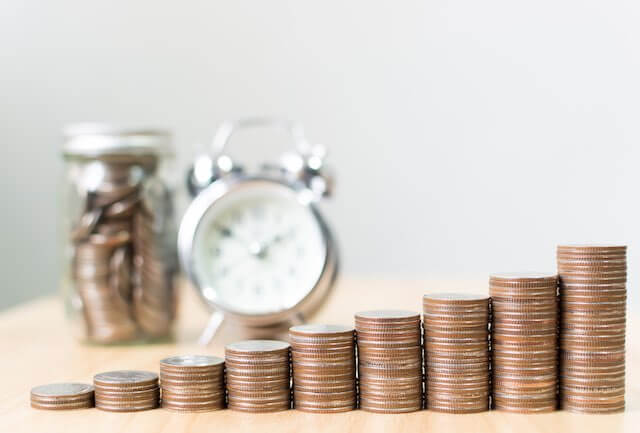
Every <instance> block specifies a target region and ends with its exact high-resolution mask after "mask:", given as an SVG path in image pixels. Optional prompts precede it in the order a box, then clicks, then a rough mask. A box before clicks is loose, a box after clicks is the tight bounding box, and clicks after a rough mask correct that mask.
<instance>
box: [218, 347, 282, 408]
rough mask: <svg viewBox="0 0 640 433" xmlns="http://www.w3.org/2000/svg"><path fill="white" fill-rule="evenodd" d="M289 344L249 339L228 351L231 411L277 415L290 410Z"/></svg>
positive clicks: (227, 348)
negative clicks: (273, 413)
mask: <svg viewBox="0 0 640 433" xmlns="http://www.w3.org/2000/svg"><path fill="white" fill-rule="evenodd" d="M289 349H290V346H289V344H288V343H285V342H283V341H275V340H246V341H240V342H238V343H232V344H229V345H227V347H226V348H225V364H226V370H227V373H226V375H227V392H228V406H229V409H234V410H239V411H245V412H276V411H281V410H286V409H290V408H291V385H290V381H291V372H290V370H291V367H290V365H289Z"/></svg>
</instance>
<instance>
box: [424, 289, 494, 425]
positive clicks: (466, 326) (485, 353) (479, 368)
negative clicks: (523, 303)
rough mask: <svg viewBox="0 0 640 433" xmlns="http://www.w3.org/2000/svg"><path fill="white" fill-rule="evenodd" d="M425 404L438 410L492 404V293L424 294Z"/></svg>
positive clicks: (485, 407) (473, 409)
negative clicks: (490, 329) (489, 294)
mask: <svg viewBox="0 0 640 433" xmlns="http://www.w3.org/2000/svg"><path fill="white" fill-rule="evenodd" d="M422 305H423V311H424V316H423V319H424V347H425V372H426V376H427V378H426V407H427V409H430V410H434V411H438V412H449V413H474V412H482V411H486V410H488V409H489V394H490V390H489V386H490V383H489V297H488V296H474V295H464V294H453V293H447V294H435V295H425V296H424V298H423V301H422Z"/></svg>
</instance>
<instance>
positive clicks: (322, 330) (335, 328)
mask: <svg viewBox="0 0 640 433" xmlns="http://www.w3.org/2000/svg"><path fill="white" fill-rule="evenodd" d="M289 330H290V331H293V332H299V333H301V334H302V333H305V334H306V333H308V334H337V333H342V332H351V331H353V327H349V326H342V325H321V324H307V325H298V326H293V327H291V328H290V329H289Z"/></svg>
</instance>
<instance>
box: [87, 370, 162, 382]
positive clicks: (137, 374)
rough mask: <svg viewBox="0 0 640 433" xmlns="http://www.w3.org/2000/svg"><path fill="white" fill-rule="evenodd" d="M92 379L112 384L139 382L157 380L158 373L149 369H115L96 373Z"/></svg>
mask: <svg viewBox="0 0 640 433" xmlns="http://www.w3.org/2000/svg"><path fill="white" fill-rule="evenodd" d="M93 380H94V381H96V382H101V383H113V384H124V383H141V382H151V381H154V380H158V375H157V374H156V373H152V372H150V371H140V370H117V371H107V372H105V373H99V374H96V375H95V376H94V377H93Z"/></svg>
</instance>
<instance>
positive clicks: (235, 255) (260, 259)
mask: <svg viewBox="0 0 640 433" xmlns="http://www.w3.org/2000/svg"><path fill="white" fill-rule="evenodd" d="M256 127H271V128H279V129H283V130H285V131H286V132H288V134H289V135H290V136H291V137H292V139H293V144H294V151H292V152H287V153H286V154H285V155H282V156H281V158H280V160H279V162H278V163H275V164H273V163H271V164H264V165H262V166H261V167H260V169H258V170H257V172H256V173H247V172H246V171H245V170H243V169H242V166H241V165H239V164H237V163H236V161H234V160H233V159H232V158H231V157H230V156H229V155H228V154H227V153H226V148H227V144H228V142H229V139H230V137H231V136H232V135H233V134H234V133H236V132H237V131H239V130H242V129H247V128H256ZM324 157H325V150H324V147H322V146H319V145H311V144H310V143H309V142H308V141H307V140H306V138H305V136H304V133H303V129H302V127H301V126H300V124H298V123H295V122H288V121H283V120H275V119H262V118H251V119H242V120H239V121H234V122H225V123H223V124H222V125H221V126H220V127H219V128H218V129H217V131H216V134H215V136H214V139H213V143H212V150H211V153H210V154H208V155H203V156H199V157H198V158H196V160H195V162H194V164H193V165H192V167H191V168H190V170H189V172H188V177H187V184H188V189H189V191H190V193H191V194H192V196H193V200H192V202H191V203H190V205H189V206H188V208H187V210H186V211H185V214H184V216H183V219H182V222H181V223H180V229H179V233H178V252H179V258H180V262H181V264H182V267H183V269H184V270H185V273H186V275H187V276H188V278H189V280H190V282H191V283H192V285H193V286H194V287H195V289H196V290H197V292H198V293H199V294H200V296H201V298H202V299H203V300H204V302H205V303H206V304H207V305H208V306H209V307H210V308H211V310H212V316H211V319H210V321H209V324H208V325H207V327H206V328H205V331H204V332H203V334H202V336H201V337H200V342H201V343H203V344H206V343H208V342H209V341H210V340H211V339H212V338H213V336H214V335H215V333H216V330H217V329H218V327H219V325H220V324H221V323H222V321H223V320H232V321H234V322H235V323H237V324H239V325H242V326H246V327H248V328H264V327H269V326H273V325H277V324H284V323H287V322H289V323H292V324H297V323H302V322H304V321H305V320H306V319H307V318H308V316H309V315H310V314H312V313H313V311H314V310H315V309H316V308H317V307H318V306H319V305H320V304H321V303H322V302H323V300H324V299H325V298H326V296H327V294H328V293H329V291H330V289H331V287H332V286H333V284H334V282H335V279H336V275H337V270H338V251H337V247H336V243H335V241H334V237H333V235H332V233H331V230H330V229H329V226H328V224H327V222H326V221H325V219H324V217H323V216H322V214H321V213H320V211H319V210H318V208H317V206H316V204H317V203H318V202H319V201H320V200H321V199H323V198H325V197H327V196H329V195H330V193H331V188H332V177H331V176H330V175H329V174H328V173H327V170H326V168H325V167H324Z"/></svg>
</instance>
